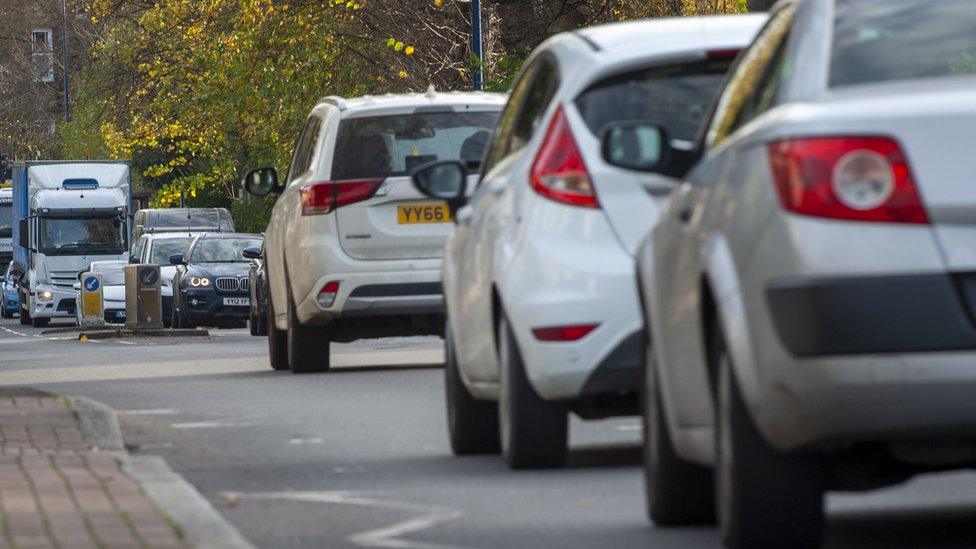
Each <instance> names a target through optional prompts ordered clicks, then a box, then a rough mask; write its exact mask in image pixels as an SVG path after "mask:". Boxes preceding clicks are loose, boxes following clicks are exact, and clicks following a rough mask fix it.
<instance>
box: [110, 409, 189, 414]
mask: <svg viewBox="0 0 976 549" xmlns="http://www.w3.org/2000/svg"><path fill="white" fill-rule="evenodd" d="M119 413H120V414H124V415H127V416H175V415H176V414H178V413H179V412H177V411H176V410H174V409H172V408H150V409H147V410H122V411H121V412H119Z"/></svg>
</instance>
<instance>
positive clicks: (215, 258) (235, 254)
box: [177, 237, 261, 263]
mask: <svg viewBox="0 0 976 549" xmlns="http://www.w3.org/2000/svg"><path fill="white" fill-rule="evenodd" d="M251 246H257V247H260V246H261V239H260V238H258V237H241V238H201V239H200V240H198V241H197V243H196V245H195V246H194V247H193V251H192V252H191V253H190V257H189V260H188V263H235V262H238V261H250V260H249V259H245V258H244V256H243V255H242V253H241V252H243V251H244V248H250V247H251ZM177 253H178V252H177Z"/></svg>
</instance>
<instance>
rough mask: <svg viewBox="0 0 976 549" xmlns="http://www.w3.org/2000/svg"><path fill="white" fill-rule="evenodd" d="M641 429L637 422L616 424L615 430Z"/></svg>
mask: <svg viewBox="0 0 976 549" xmlns="http://www.w3.org/2000/svg"><path fill="white" fill-rule="evenodd" d="M641 429H643V427H642V426H641V424H639V423H637V424H632V425H617V430H618V431H621V432H628V431H640V430H641Z"/></svg>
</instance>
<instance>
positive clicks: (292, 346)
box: [288, 299, 332, 374]
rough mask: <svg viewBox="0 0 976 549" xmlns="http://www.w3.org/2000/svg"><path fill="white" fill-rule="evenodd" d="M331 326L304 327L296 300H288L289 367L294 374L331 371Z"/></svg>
mask: <svg viewBox="0 0 976 549" xmlns="http://www.w3.org/2000/svg"><path fill="white" fill-rule="evenodd" d="M331 343H332V330H331V329H330V327H329V326H303V325H302V323H301V322H299V321H298V314H297V313H296V312H295V300H294V299H289V300H288V365H289V366H291V371H292V373H296V374H312V373H318V372H328V371H329V348H330V346H331V345H330V344H331Z"/></svg>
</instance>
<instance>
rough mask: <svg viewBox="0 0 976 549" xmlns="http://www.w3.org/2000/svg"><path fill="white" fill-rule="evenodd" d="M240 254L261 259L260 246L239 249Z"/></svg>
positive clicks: (247, 257)
mask: <svg viewBox="0 0 976 549" xmlns="http://www.w3.org/2000/svg"><path fill="white" fill-rule="evenodd" d="M241 255H243V256H244V257H245V258H246V259H261V247H260V246H249V247H247V248H244V249H243V250H241Z"/></svg>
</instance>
